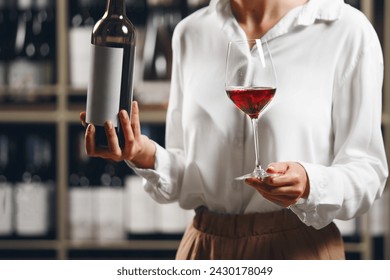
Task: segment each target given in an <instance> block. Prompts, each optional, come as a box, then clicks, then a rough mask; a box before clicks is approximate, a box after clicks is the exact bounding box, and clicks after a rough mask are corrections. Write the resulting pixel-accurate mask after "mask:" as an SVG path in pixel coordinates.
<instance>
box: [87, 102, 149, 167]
mask: <svg viewBox="0 0 390 280" xmlns="http://www.w3.org/2000/svg"><path fill="white" fill-rule="evenodd" d="M131 112H132V113H131V121H130V118H129V115H128V113H127V111H126V110H121V111H120V112H119V120H120V122H121V125H122V128H123V133H124V137H125V147H124V148H120V146H119V141H118V137H117V135H116V132H115V129H114V126H113V124H112V122H110V121H108V122H106V123H105V124H104V129H105V131H106V136H107V142H108V148H107V149H101V148H96V147H95V126H94V125H93V124H88V126H87V123H86V122H85V112H81V113H80V120H81V123H82V124H83V126H84V127H87V129H86V131H85V149H86V152H87V155H88V156H91V157H101V158H104V159H109V160H114V161H122V160H129V161H131V162H132V163H133V164H134V165H136V166H137V167H139V168H153V167H154V162H155V152H156V147H155V145H154V143H153V142H152V141H151V140H150V139H149V138H148V137H146V136H145V135H142V134H141V125H140V120H139V109H138V103H137V102H136V101H133V103H132V110H131Z"/></svg>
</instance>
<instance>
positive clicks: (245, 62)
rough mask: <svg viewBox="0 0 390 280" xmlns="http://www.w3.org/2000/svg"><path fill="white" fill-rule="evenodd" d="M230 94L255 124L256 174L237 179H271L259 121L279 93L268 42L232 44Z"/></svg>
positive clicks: (228, 75)
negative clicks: (263, 156) (264, 162)
mask: <svg viewBox="0 0 390 280" xmlns="http://www.w3.org/2000/svg"><path fill="white" fill-rule="evenodd" d="M225 89H226V93H227V95H228V96H229V98H230V99H231V100H232V101H233V103H234V104H235V105H236V106H237V108H239V109H240V110H241V111H242V112H244V113H245V114H247V115H248V116H249V118H250V119H251V122H252V128H253V134H254V142H255V153H256V162H255V165H256V166H255V169H254V170H253V172H252V173H249V174H246V175H243V176H240V177H237V178H235V179H236V180H245V179H247V178H261V179H264V178H265V177H268V176H271V174H269V173H267V172H266V171H265V170H264V169H262V168H261V164H260V155H259V137H258V120H259V115H260V112H261V111H262V110H263V109H264V108H265V107H266V106H267V105H268V104H269V103H270V101H271V100H272V99H273V97H274V95H275V92H276V74H275V68H274V65H273V62H272V57H271V53H270V51H269V48H268V44H267V42H266V41H261V40H260V39H253V40H243V41H233V42H230V43H229V46H228V53H227V61H226V84H225Z"/></svg>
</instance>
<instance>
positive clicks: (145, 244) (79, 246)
mask: <svg viewBox="0 0 390 280" xmlns="http://www.w3.org/2000/svg"><path fill="white" fill-rule="evenodd" d="M179 243H180V240H118V241H109V240H105V241H95V240H91V241H75V240H67V241H65V242H61V241H58V240H0V250H57V249H59V247H64V248H66V249H68V250H176V249H177V248H178V247H179Z"/></svg>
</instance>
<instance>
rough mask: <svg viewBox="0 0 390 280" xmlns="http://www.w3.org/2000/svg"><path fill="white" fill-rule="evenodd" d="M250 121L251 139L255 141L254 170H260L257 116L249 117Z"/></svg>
mask: <svg viewBox="0 0 390 280" xmlns="http://www.w3.org/2000/svg"><path fill="white" fill-rule="evenodd" d="M251 121H252V128H253V138H254V139H253V140H254V142H255V156H256V163H255V164H256V168H255V170H261V165H260V148H259V126H258V122H259V119H258V118H251Z"/></svg>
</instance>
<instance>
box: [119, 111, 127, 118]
mask: <svg viewBox="0 0 390 280" xmlns="http://www.w3.org/2000/svg"><path fill="white" fill-rule="evenodd" d="M119 117H121V118H122V119H125V118H126V117H127V116H126V111H125V110H121V111H120V112H119Z"/></svg>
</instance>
